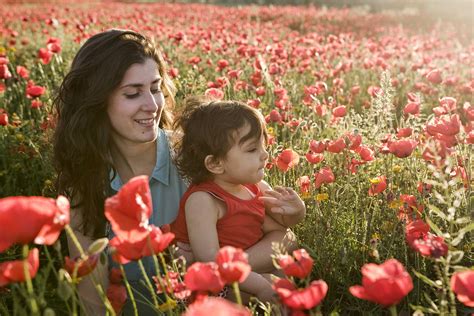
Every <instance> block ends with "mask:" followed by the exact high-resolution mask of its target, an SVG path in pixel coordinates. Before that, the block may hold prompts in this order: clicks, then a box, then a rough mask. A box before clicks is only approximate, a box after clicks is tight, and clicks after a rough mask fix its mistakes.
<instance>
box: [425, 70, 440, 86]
mask: <svg viewBox="0 0 474 316" xmlns="http://www.w3.org/2000/svg"><path fill="white" fill-rule="evenodd" d="M426 79H427V80H428V81H429V82H431V83H433V84H439V83H441V82H442V81H443V78H442V77H441V70H439V69H433V70H431V71H430V72H429V73H428V74H427V75H426Z"/></svg>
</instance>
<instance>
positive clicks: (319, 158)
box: [305, 151, 324, 164]
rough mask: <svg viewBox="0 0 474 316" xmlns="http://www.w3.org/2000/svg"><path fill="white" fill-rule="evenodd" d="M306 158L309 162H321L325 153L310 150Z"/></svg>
mask: <svg viewBox="0 0 474 316" xmlns="http://www.w3.org/2000/svg"><path fill="white" fill-rule="evenodd" d="M305 157H306V160H308V162H309V163H311V164H316V163H320V162H321V161H323V160H324V155H323V154H315V153H313V152H312V151H308V152H307V153H306V154H305Z"/></svg>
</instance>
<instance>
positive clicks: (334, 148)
mask: <svg viewBox="0 0 474 316" xmlns="http://www.w3.org/2000/svg"><path fill="white" fill-rule="evenodd" d="M344 148H346V142H345V141H344V138H343V137H339V138H338V139H336V140H334V141H330V142H329V143H328V144H327V147H326V150H327V151H329V152H331V153H335V154H338V153H340V152H341V151H342V150H344Z"/></svg>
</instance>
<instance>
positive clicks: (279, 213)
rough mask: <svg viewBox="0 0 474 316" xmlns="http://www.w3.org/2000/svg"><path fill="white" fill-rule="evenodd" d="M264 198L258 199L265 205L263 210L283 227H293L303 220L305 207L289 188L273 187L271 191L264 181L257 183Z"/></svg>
mask: <svg viewBox="0 0 474 316" xmlns="http://www.w3.org/2000/svg"><path fill="white" fill-rule="evenodd" d="M258 186H259V188H260V191H262V192H263V193H264V196H262V197H260V200H262V201H263V202H264V204H265V210H266V212H267V214H268V215H270V216H271V217H272V218H273V219H274V220H275V221H277V222H278V223H279V224H281V225H283V226H284V227H293V226H295V225H296V224H298V223H299V222H301V221H302V220H303V218H304V217H305V215H306V206H305V205H304V202H303V201H302V200H301V198H300V197H299V195H298V194H297V193H296V192H295V191H294V190H293V189H291V188H284V187H275V190H272V188H271V187H270V185H269V184H268V183H266V182H265V181H263V180H262V181H260V182H259V183H258Z"/></svg>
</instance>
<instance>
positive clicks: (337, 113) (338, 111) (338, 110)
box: [332, 105, 347, 117]
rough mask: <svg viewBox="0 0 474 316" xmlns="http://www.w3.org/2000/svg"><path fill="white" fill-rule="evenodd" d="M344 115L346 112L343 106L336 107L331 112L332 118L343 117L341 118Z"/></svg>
mask: <svg viewBox="0 0 474 316" xmlns="http://www.w3.org/2000/svg"><path fill="white" fill-rule="evenodd" d="M346 114H347V110H346V106H344V105H341V106H337V107H335V108H334V109H333V110H332V115H333V116H334V117H343V116H346Z"/></svg>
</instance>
